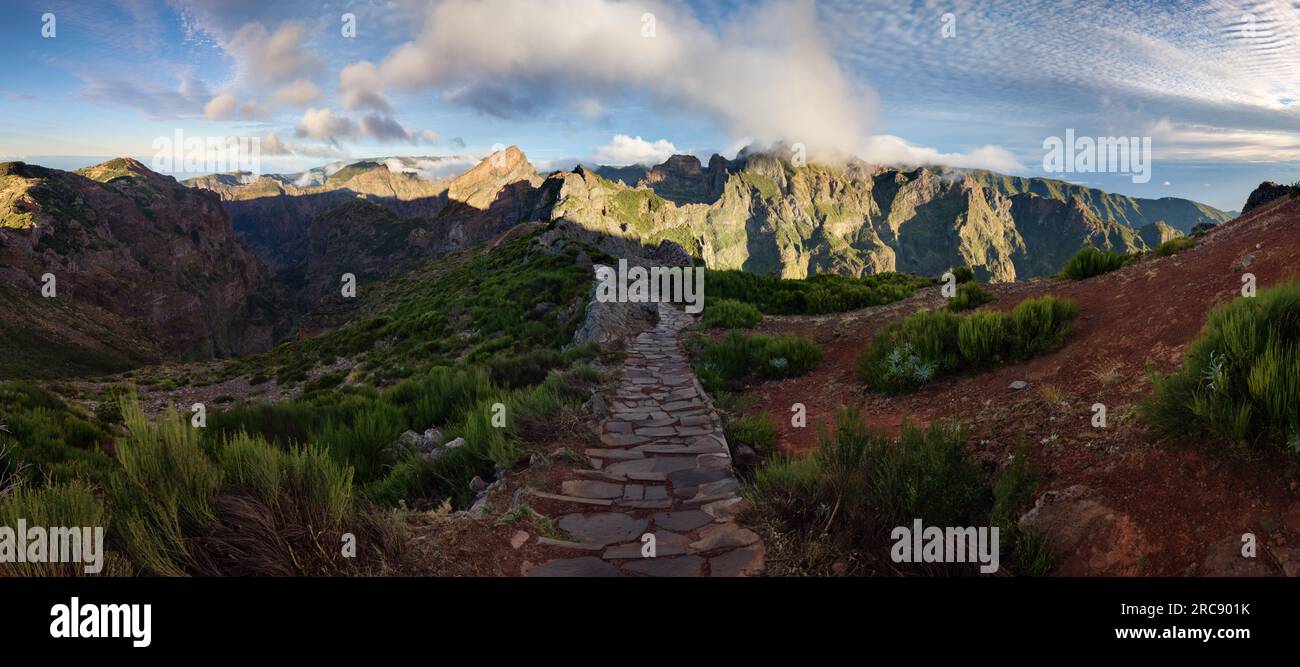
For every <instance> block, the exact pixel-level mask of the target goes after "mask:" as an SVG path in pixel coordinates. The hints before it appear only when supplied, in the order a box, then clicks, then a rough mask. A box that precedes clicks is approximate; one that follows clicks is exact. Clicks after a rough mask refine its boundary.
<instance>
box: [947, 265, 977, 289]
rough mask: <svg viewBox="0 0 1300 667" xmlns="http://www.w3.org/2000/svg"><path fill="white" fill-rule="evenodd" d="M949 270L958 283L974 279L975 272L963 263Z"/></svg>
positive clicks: (962, 283)
mask: <svg viewBox="0 0 1300 667" xmlns="http://www.w3.org/2000/svg"><path fill="white" fill-rule="evenodd" d="M951 271H952V275H953V277H954V278H956V279H957V284H958V285H964V284H966V283H968V282H971V281H973V280H975V272H974V271H972V270H971V268H970V267H969V266H965V265H962V266H958V267H956V268H953V269H951Z"/></svg>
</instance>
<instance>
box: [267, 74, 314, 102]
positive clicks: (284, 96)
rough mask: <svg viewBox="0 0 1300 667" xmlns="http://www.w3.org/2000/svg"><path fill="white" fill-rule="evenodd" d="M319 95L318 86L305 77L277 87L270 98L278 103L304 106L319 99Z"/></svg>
mask: <svg viewBox="0 0 1300 667" xmlns="http://www.w3.org/2000/svg"><path fill="white" fill-rule="evenodd" d="M320 96H321V93H320V88H318V87H317V86H316V84H314V83H312V82H311V81H309V80H307V79H294V80H293V81H292V82H291V83H287V84H285V85H283V86H281V87H280V88H279V89H277V90H276V91H275V93H274V94H273V95H272V96H271V99H272V100H275V101H276V102H279V103H280V104H288V105H291V106H297V107H305V106H308V105H310V104H312V103H313V102H316V101H317V100H319V99H320Z"/></svg>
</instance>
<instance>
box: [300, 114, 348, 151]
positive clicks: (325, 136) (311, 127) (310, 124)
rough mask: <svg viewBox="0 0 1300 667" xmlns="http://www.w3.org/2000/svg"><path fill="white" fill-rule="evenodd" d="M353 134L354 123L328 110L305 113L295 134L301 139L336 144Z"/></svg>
mask: <svg viewBox="0 0 1300 667" xmlns="http://www.w3.org/2000/svg"><path fill="white" fill-rule="evenodd" d="M353 132H354V128H353V126H352V121H351V120H350V119H348V118H347V117H346V116H339V115H337V114H335V113H334V111H332V110H331V109H328V108H324V109H314V108H313V109H307V110H306V111H305V112H303V114H302V120H300V121H298V126H297V128H296V129H295V132H294V133H295V135H296V136H299V137H309V138H312V139H319V140H321V141H328V142H331V143H334V142H336V141H338V139H340V138H347V137H351V136H352V134H353Z"/></svg>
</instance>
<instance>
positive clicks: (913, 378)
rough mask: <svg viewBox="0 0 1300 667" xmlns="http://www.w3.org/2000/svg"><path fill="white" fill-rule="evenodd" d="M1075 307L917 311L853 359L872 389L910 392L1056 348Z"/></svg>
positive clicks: (1046, 301)
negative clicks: (944, 378) (938, 379)
mask: <svg viewBox="0 0 1300 667" xmlns="http://www.w3.org/2000/svg"><path fill="white" fill-rule="evenodd" d="M1077 314H1078V306H1076V305H1075V304H1074V302H1072V301H1069V300H1066V299H1058V298H1056V297H1053V296H1044V297H1040V298H1037V299H1028V300H1026V301H1023V302H1021V303H1019V304H1017V305H1016V307H1015V308H1013V309H1012V310H1011V312H1008V313H1003V312H996V311H983V310H982V311H976V312H974V313H970V314H968V315H963V316H958V315H954V314H952V313H951V312H948V311H947V310H938V311H933V312H924V311H923V312H918V313H915V314H913V315H910V316H908V317H905V318H903V319H902V320H899V321H896V322H893V323H891V324H889V325H888V326H886V327H884V328H883V329H881V330H880V331H879V332H878V333H877V334H876V337H875V339H874V340H872V342H871V345H870V346H869V347H868V349H867V352H866V354H864V355H862V357H860V358H859V359H858V375H859V377H860V378H861V379H862V381H863V382H865V383H867V384H868V385H870V386H871V387H872V388H874V389H876V390H877V391H882V392H885V393H901V392H907V391H915V390H916V389H918V388H920V387H921V386H923V385H924V384H926V383H927V382H929V381H931V380H933V379H934V378H936V377H939V376H941V375H945V374H950V373H959V372H962V371H964V370H980V369H985V368H991V367H993V366H996V365H998V364H1002V363H1006V362H1009V361H1017V360H1022V359H1029V358H1031V357H1035V356H1038V355H1040V354H1043V353H1045V352H1049V351H1051V350H1054V349H1056V348H1057V347H1060V345H1061V344H1062V343H1063V342H1064V340H1065V336H1066V334H1068V333H1069V331H1070V322H1071V321H1072V320H1073V319H1074V317H1075V316H1076V315H1077Z"/></svg>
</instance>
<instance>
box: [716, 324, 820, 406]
mask: <svg viewBox="0 0 1300 667" xmlns="http://www.w3.org/2000/svg"><path fill="white" fill-rule="evenodd" d="M690 346H691V352H692V356H693V357H695V359H696V360H697V366H698V368H697V370H698V372H699V375H700V382H701V384H703V385H704V387H705V389H706V390H708V391H710V392H712V391H715V390H717V389H722V388H725V387H727V386H735V385H740V384H744V383H746V382H751V381H756V380H774V379H780V378H787V377H797V376H800V375H804V374H806V373H808V372H809V371H811V370H812V369H813V368H816V366H817V364H819V363H821V360H822V350H821V348H820V347H818V346H817V344H816V343H814V342H812V341H810V340H808V339H807V338H803V337H801V336H792V335H779V336H767V335H763V334H752V335H750V334H740V333H734V332H733V333H730V334H728V335H727V337H726V338H725V339H723V340H721V341H714V340H709V339H707V338H704V337H701V336H696V337H694V338H692V339H691V341H690Z"/></svg>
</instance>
